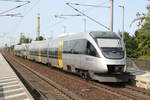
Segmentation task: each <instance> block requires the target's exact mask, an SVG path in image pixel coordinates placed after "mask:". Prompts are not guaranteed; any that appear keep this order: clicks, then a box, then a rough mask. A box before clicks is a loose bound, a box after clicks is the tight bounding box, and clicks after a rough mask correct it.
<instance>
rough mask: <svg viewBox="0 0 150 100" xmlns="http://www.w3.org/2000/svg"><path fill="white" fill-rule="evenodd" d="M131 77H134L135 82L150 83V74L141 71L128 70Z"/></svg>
mask: <svg viewBox="0 0 150 100" xmlns="http://www.w3.org/2000/svg"><path fill="white" fill-rule="evenodd" d="M128 72H130V74H131V77H134V79H135V80H139V81H143V82H149V83H150V72H148V71H142V70H128Z"/></svg>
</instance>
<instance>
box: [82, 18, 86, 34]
mask: <svg viewBox="0 0 150 100" xmlns="http://www.w3.org/2000/svg"><path fill="white" fill-rule="evenodd" d="M83 21H84V32H86V19H83Z"/></svg>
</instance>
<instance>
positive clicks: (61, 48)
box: [58, 41, 64, 68]
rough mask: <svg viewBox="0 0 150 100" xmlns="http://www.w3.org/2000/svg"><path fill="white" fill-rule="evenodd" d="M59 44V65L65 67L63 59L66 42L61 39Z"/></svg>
mask: <svg viewBox="0 0 150 100" xmlns="http://www.w3.org/2000/svg"><path fill="white" fill-rule="evenodd" d="M58 45H59V47H58V67H59V68H63V67H64V64H63V59H62V53H63V45H64V42H63V41H61V42H59V43H58Z"/></svg>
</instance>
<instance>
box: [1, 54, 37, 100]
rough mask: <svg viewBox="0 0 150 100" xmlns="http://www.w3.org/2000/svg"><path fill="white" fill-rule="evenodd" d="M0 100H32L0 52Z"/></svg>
mask: <svg viewBox="0 0 150 100" xmlns="http://www.w3.org/2000/svg"><path fill="white" fill-rule="evenodd" d="M0 100H34V99H33V97H32V96H31V95H30V93H29V92H28V90H27V89H26V88H25V86H24V85H23V83H22V82H21V81H20V79H19V78H18V76H17V75H16V74H15V72H14V71H13V69H12V68H11V67H10V65H9V64H8V63H7V61H6V60H5V59H4V57H3V56H2V54H1V53H0Z"/></svg>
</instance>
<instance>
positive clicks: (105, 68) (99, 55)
mask: <svg viewBox="0 0 150 100" xmlns="http://www.w3.org/2000/svg"><path fill="white" fill-rule="evenodd" d="M14 52H15V55H17V56H21V57H24V58H26V59H29V60H34V61H36V62H40V63H43V64H48V65H50V66H54V67H57V68H60V69H62V70H65V71H69V72H72V73H76V74H78V75H80V76H81V77H82V78H84V79H88V80H89V79H90V80H97V81H99V82H127V81H128V80H129V75H128V73H127V72H126V69H127V67H126V50H125V46H124V43H123V42H122V40H121V37H120V36H119V35H118V34H116V33H115V32H109V31H91V32H83V33H66V34H62V35H59V36H57V37H54V38H52V39H48V40H43V41H33V42H31V43H27V44H22V45H16V46H15V47H14Z"/></svg>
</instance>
